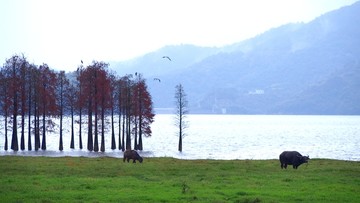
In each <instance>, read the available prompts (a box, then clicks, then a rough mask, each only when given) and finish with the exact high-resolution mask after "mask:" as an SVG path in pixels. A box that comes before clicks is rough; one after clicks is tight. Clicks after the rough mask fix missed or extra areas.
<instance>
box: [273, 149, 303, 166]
mask: <svg viewBox="0 0 360 203" xmlns="http://www.w3.org/2000/svg"><path fill="white" fill-rule="evenodd" d="M279 158H280V163H281V168H285V169H286V167H287V165H293V168H294V169H297V168H298V167H299V166H300V165H301V164H303V163H307V162H308V160H309V159H310V158H309V156H302V155H301V154H300V153H299V152H297V151H284V152H283V153H281V154H280V156H279Z"/></svg>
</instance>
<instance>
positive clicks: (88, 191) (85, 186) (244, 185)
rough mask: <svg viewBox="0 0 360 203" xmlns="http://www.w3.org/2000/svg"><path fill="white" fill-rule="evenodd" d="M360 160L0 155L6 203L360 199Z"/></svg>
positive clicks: (1, 196) (0, 187) (0, 198)
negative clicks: (295, 163)
mask: <svg viewBox="0 0 360 203" xmlns="http://www.w3.org/2000/svg"><path fill="white" fill-rule="evenodd" d="M359 200H360V162H350V161H338V160H322V159H315V160H310V162H309V164H307V165H306V164H303V165H301V166H300V167H299V169H297V170H294V169H292V167H291V166H290V168H289V167H288V169H287V170H282V169H281V168H280V165H279V161H278V160H234V161H217V160H178V159H173V158H145V159H144V162H143V163H142V164H139V163H136V164H133V163H123V161H122V159H116V158H106V157H105V158H84V157H61V158H50V157H17V156H2V157H0V202H359Z"/></svg>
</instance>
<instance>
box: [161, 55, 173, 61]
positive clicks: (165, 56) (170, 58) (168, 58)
mask: <svg viewBox="0 0 360 203" xmlns="http://www.w3.org/2000/svg"><path fill="white" fill-rule="evenodd" d="M165 58H166V59H169V61H171V58H170V57H168V56H163V59H165Z"/></svg>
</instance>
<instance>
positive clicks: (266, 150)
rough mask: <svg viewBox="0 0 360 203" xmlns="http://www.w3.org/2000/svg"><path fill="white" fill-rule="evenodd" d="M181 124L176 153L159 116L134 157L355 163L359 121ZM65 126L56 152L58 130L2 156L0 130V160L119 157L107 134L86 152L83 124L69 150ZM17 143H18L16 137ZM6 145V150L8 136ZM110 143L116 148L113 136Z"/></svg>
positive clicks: (255, 118) (245, 119)
mask: <svg viewBox="0 0 360 203" xmlns="http://www.w3.org/2000/svg"><path fill="white" fill-rule="evenodd" d="M187 120H188V122H189V127H188V128H187V130H186V133H187V136H186V137H185V138H184V140H183V152H182V153H180V152H178V151H177V144H178V136H176V132H177V131H176V130H177V129H176V127H175V125H174V124H173V123H174V119H173V115H165V114H160V115H156V116H155V122H154V123H153V124H152V130H153V135H152V137H150V138H144V139H143V145H144V150H143V151H141V152H140V154H141V155H142V156H144V157H174V158H180V159H223V160H229V159H278V156H279V154H280V153H281V152H282V151H285V150H296V151H299V152H300V153H301V154H302V155H309V156H310V158H327V159H340V160H353V161H360V150H359V149H360V116H284V115H281V116H279V115H188V117H187ZM65 122H66V123H65V125H64V126H69V127H66V128H65V132H64V137H63V141H64V150H63V151H62V152H61V151H59V150H58V147H59V133H58V131H57V132H55V133H48V134H47V150H46V151H43V150H41V149H39V151H34V150H33V151H28V150H27V136H26V137H25V143H26V144H25V146H26V150H24V151H21V150H19V151H18V152H13V151H12V150H8V151H4V141H5V138H4V132H3V131H1V134H0V155H2V156H6V155H19V156H53V157H60V156H86V157H99V156H110V157H117V158H122V156H123V153H122V151H121V150H118V149H116V150H111V149H110V147H111V137H110V129H108V132H107V135H106V140H105V147H106V151H105V152H104V153H102V152H89V151H88V150H87V149H86V146H87V132H86V125H84V126H83V129H84V130H85V131H84V132H83V137H82V139H83V149H82V150H80V149H79V137H78V125H76V126H75V127H76V128H75V130H76V133H75V148H76V149H70V119H66V121H65ZM1 127H3V122H2V123H1ZM117 130H118V129H116V132H117ZM19 135H20V134H19ZM26 135H27V134H26ZM117 135H118V134H117V133H116V136H117ZM18 139H19V143H20V136H19V137H18ZM40 139H41V138H40ZM8 142H9V147H10V143H11V131H9V137H8ZM116 142H117V144H118V137H116ZM32 144H34V140H32ZM99 144H100V136H99ZM132 144H133V143H132ZM33 149H34V148H33Z"/></svg>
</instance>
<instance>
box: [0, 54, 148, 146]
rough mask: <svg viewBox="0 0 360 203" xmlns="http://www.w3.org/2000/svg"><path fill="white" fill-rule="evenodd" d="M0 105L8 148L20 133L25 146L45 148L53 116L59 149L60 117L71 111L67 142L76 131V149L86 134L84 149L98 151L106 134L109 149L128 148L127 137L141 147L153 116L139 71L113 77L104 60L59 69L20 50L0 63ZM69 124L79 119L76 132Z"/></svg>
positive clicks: (67, 115)
mask: <svg viewBox="0 0 360 203" xmlns="http://www.w3.org/2000/svg"><path fill="white" fill-rule="evenodd" d="M0 109H1V111H0V112H1V115H2V117H3V118H4V128H3V133H4V135H5V136H4V137H5V145H4V149H5V150H8V147H9V146H8V145H9V144H8V137H10V136H11V143H10V149H12V150H14V151H18V150H19V144H20V149H21V150H25V136H28V138H27V140H28V143H27V148H28V150H32V149H33V147H34V149H35V150H38V149H40V148H41V149H42V150H46V138H47V137H46V133H47V132H49V131H51V130H54V129H55V128H54V127H55V125H57V124H56V123H55V122H54V119H59V132H58V133H59V150H60V151H61V150H63V148H64V143H63V136H64V134H63V128H64V126H63V119H64V117H71V126H69V127H70V136H71V138H70V140H71V141H70V148H75V144H74V143H75V137H76V136H78V138H79V141H78V142H79V148H80V149H82V148H83V143H82V137H83V136H87V149H88V150H89V151H102V152H103V151H105V136H111V149H116V148H118V149H121V150H123V151H124V150H125V149H131V148H132V146H131V141H132V138H133V140H134V145H133V148H134V149H137V150H142V149H143V142H142V138H143V136H151V128H150V124H151V123H152V122H153V118H154V113H153V107H152V99H151V95H150V94H149V92H148V90H147V85H146V81H145V79H144V78H143V77H142V75H141V74H135V75H126V76H123V77H118V76H117V75H116V74H115V73H113V72H111V71H109V70H108V64H107V63H104V62H98V61H93V62H92V64H90V65H88V66H86V67H85V66H83V64H81V65H80V66H79V67H78V69H77V71H75V72H73V73H68V74H65V72H64V71H60V72H57V71H54V70H52V69H50V68H49V66H48V65H47V64H42V65H40V66H37V65H34V64H31V63H29V62H28V61H27V60H26V58H25V57H24V56H23V55H14V56H12V57H11V58H10V59H7V60H6V62H5V64H4V65H3V67H2V68H1V71H0ZM109 117H110V122H107V119H108V118H109ZM115 117H117V119H115ZM26 120H27V121H26ZM115 120H117V123H115ZM26 124H27V126H25V125H26ZM74 125H79V126H78V129H79V131H78V132H75V130H74ZM84 125H85V126H87V129H84ZM115 125H118V126H117V127H118V132H115ZM26 128H27V129H26ZM108 131H110V133H106V132H108ZM25 132H27V135H25ZM83 132H87V135H84V133H83ZM10 133H11V134H10ZM19 136H20V142H19V140H18V137H19ZM66 136H67V135H66ZM40 138H41V139H40ZM99 139H100V143H99ZM33 142H34V145H33V144H32V143H33Z"/></svg>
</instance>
